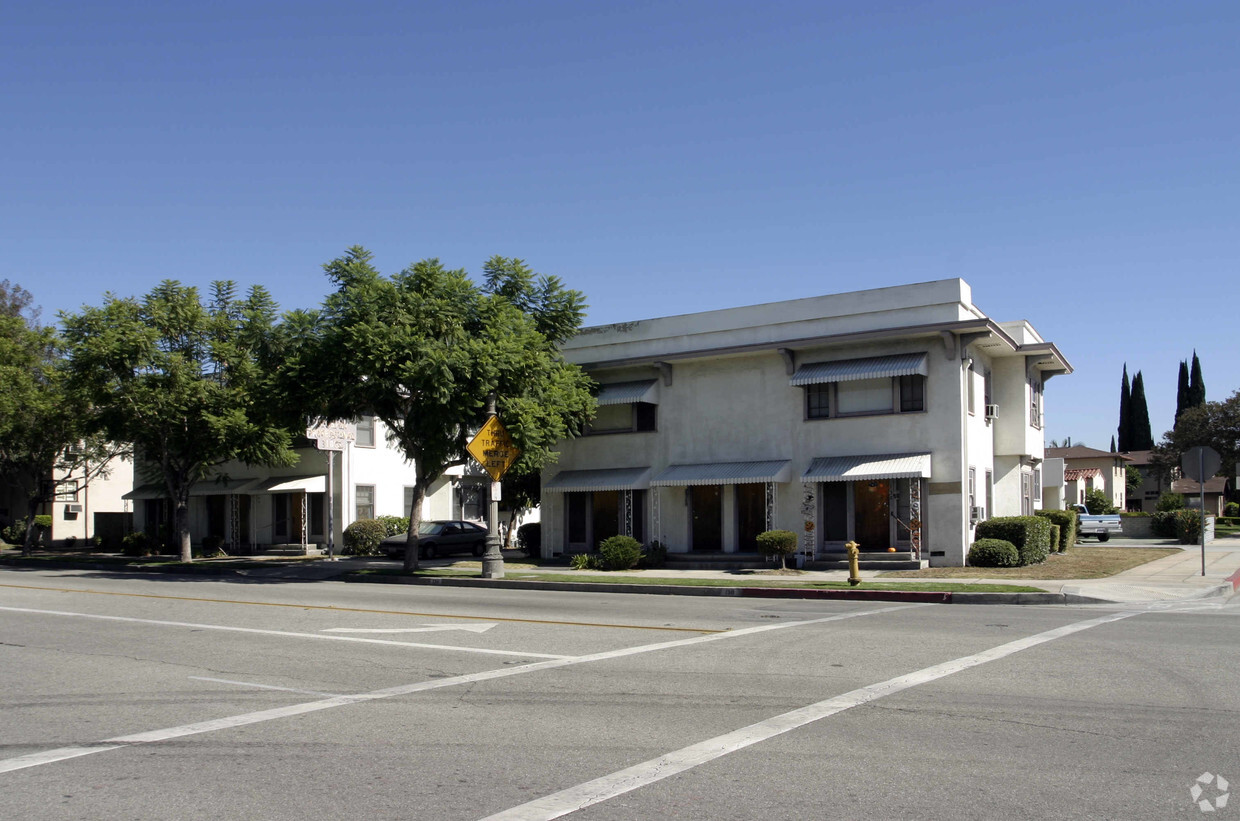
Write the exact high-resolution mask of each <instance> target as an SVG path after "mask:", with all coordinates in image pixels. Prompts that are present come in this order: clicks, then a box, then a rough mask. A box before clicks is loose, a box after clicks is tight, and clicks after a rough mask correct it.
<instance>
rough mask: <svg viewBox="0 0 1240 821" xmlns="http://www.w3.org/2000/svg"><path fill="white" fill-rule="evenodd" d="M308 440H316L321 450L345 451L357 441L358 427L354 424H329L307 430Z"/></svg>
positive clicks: (316, 445)
mask: <svg viewBox="0 0 1240 821" xmlns="http://www.w3.org/2000/svg"><path fill="white" fill-rule="evenodd" d="M306 438H307V439H312V440H314V446H315V447H316V448H318V449H319V450H344V449H345V446H346V445H347V444H348V443H349V442H356V441H357V425H356V424H355V423H353V422H327V423H325V424H322V425H315V426H313V427H309V428H306Z"/></svg>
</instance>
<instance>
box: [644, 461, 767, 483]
mask: <svg viewBox="0 0 1240 821" xmlns="http://www.w3.org/2000/svg"><path fill="white" fill-rule="evenodd" d="M791 478H792V462H790V461H789V460H787V459H776V460H773V461H768V462H708V463H705V464H697V465H671V466H670V467H668V468H666V469H665V470H663V471H662V472H661V473H660V474H659V475H658V476H656V477H654V478H653V479H651V480H650V485H651V486H652V487H682V486H686V485H744V484H751V483H754V482H787V481H789V480H790V479H791Z"/></svg>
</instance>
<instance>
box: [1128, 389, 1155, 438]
mask: <svg viewBox="0 0 1240 821" xmlns="http://www.w3.org/2000/svg"><path fill="white" fill-rule="evenodd" d="M1130 410H1131V411H1132V450H1150V449H1152V448H1153V447H1154V433H1153V431H1152V430H1151V429H1150V409H1149V406H1148V405H1147V404H1146V402H1145V379H1144V378H1143V377H1142V376H1141V372H1140V371H1137V375H1136V376H1135V377H1134V378H1133V380H1132V401H1131V404H1130Z"/></svg>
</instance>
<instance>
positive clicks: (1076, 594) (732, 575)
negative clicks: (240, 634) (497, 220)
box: [14, 538, 1240, 604]
mask: <svg viewBox="0 0 1240 821" xmlns="http://www.w3.org/2000/svg"><path fill="white" fill-rule="evenodd" d="M1108 546H1110V547H1121V548H1122V547H1179V545H1174V544H1170V543H1167V542H1165V541H1159V540H1150V539H1125V540H1116V539H1112V540H1111V542H1110V543H1109V545H1108ZM269 561H270V566H269V567H247V568H243V569H233V568H222V567H221V568H219V569H218V571H216V572H218V573H220V574H221V575H233V576H237V577H240V578H246V579H254V580H259V579H272V580H276V579H284V580H288V581H352V582H362V581H369V582H388V583H396V584H439V585H445V586H447V585H451V586H478V587H508V588H514V587H515V588H531V587H536V588H538V589H544V590H574V591H579V592H596V593H602V592H614V593H649V594H663V595H668V594H671V595H676V594H680V595H721V596H767V597H776V596H778V597H791V598H797V597H800V598H810V597H813V598H848V599H898V600H902V599H908V600H929V599H932V598H937V599H938V600H941V601H943V602H954V603H971V604H1056V603H1058V604H1064V603H1069V604H1089V603H1128V602H1131V603H1136V602H1161V601H1188V600H1195V599H1203V598H1208V597H1228V596H1231V595H1233V594H1234V593H1235V592H1236V589H1237V587H1240V538H1224V539H1219V540H1217V541H1215V542H1214V543H1212V544H1210V545H1207V546H1206V549H1205V562H1206V567H1205V575H1204V576H1203V575H1202V572H1201V548H1200V547H1188V548H1185V549H1182V550H1181V551H1180V552H1178V553H1175V554H1173V555H1170V556H1167V557H1165V558H1162V559H1158V560H1156V561H1153V562H1149V563H1147V564H1143V565H1139V566H1138V567H1134V568H1132V569H1131V570H1126V571H1124V572H1122V573H1119V574H1117V575H1115V576H1110V577H1108V578H1104V579H985V578H952V579H944V580H943V581H945V582H950V583H952V584H954V585H968V584H996V583H998V584H1012V585H1021V586H1027V587H1037V588H1041V589H1042V590H1045V591H1046V592H1045V593H981V592H979V593H960V592H956V593H937V594H936V593H918V592H898V591H883V590H874V589H873V588H871V589H869V590H867V589H866V586H865V585H864V584H862V585H861V586H859V587H857V588H854V589H843V590H823V589H810V590H798V589H797V584H796V583H797V582H801V583H803V584H805V585H806V586H807V587H808V586H809V585H812V584H814V583H816V582H827V581H832V582H846V581H847V580H848V571H846V570H808V571H803V572H801V573H799V574H798V575H796V576H795V577H773V576H770V575H767V574H764V573H762V572H761V571H727V570H669V569H664V568H660V569H654V570H634V571H609V572H606V573H603V572H599V571H580V570H572V569H570V568H567V567H562V568H561V567H543V568H540V569H539V570H538V571H526V570H524V569H523V568H517V567H514V566H513V565H517V564H520V562H521V560H520V559H515V560H514V559H511V558H509V559H508V565H509V566H508V568H507V570H506V578H505V579H502V580H495V579H482V578H479V577H476V576H475V577H469V576H458V575H449V574H448V573H445V574H444V575H443V577H441V578H436V577H433V576H432V577H422V578H417V579H414V578H410V577H399V576H362V575H359V574H358V571H361V570H368V569H369V570H374V569H380V568H392V567H396V566H397V563H396V562H393V561H388V560H382V559H375V558H354V557H342V558H339V559H337V560H335V561H325V560H319V561H304V560H302V561H296V562H289V561H287V560H281V559H279V558H276V557H272V558H271V559H270V560H269ZM14 563H15V564H17V563H19V562H14ZM454 564H456V563H455V562H454V561H452V560H440V561H431V562H422V567H423V568H424V569H427V570H433V569H435V568H443V569H444V570H450V569H452V568H453V565H454ZM471 564H473V565H476V564H477V562H476V561H475V562H473V563H471ZM63 567H64V568H65V569H70V568H72V567H77V568H80V569H91V570H116V569H117V568H116V567H115V566H114V565H110V566H109V565H102V564H93V565H92V564H91V562H90V561H89V559H84V560H83V561H82V562H72V563H66V564H65V565H63ZM130 572H135V571H133V570H131V571H130ZM136 572H142V571H141V570H138V571H136ZM164 572H169V571H164ZM172 572H182V573H184V572H186V571H185V570H180V571H172ZM194 572H195V575H197V574H198V573H206V574H209V573H211V572H212V568H211V566H210V563H209V562H201V563H199V564H198V565H197V566H196V567H195V568H194ZM523 572H542V573H551V574H556V575H564V576H576V575H580V576H582V577H586V576H589V577H591V578H592V579H593V580H592V581H582V582H575V581H567V582H537V581H521V580H520V578H519V577H520V574H521V573H523ZM860 575H861V579H862V581H863V582H865V581H871V582H877V581H884V582H901V581H904V582H911V581H916V579H909V578H903V579H899V578H897V579H887V578H882V576H881V571H861V574H860ZM626 576H627V577H633V576H642V577H646V578H651V577H657V578H664V579H685V580H689V579H728V580H730V581H734V582H738V583H739V584H740V585H741V586H737V587H701V586H699V587H691V586H684V587H678V586H675V585H651V586H649V587H643V586H641V585H634V584H624V583H614V584H608V583H607V582H606V581H603V579H609V578H615V579H617V580H618V577H626ZM747 578H750V579H752V580H753V581H755V582H759V581H762V582H765V581H773V580H777V579H780V580H786V581H787V582H789V585H787V586H780V587H745V586H744V581H745V580H746V579H747ZM798 594H800V595H798Z"/></svg>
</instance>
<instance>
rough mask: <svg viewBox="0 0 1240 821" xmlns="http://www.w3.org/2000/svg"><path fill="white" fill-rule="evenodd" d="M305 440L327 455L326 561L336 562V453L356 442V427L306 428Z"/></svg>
mask: <svg viewBox="0 0 1240 821" xmlns="http://www.w3.org/2000/svg"><path fill="white" fill-rule="evenodd" d="M306 438H308V439H312V440H313V441H314V446H315V447H316V448H318V449H319V450H321V451H325V452H326V453H327V560H328V561H333V562H334V561H335V560H336V476H335V465H336V451H341V452H343V451H344V449H345V448H346V447H347V446H348V444H349V442H355V441H357V425H356V424H354V423H353V422H328V423H327V424H325V425H315V426H314V427H310V428H306Z"/></svg>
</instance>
